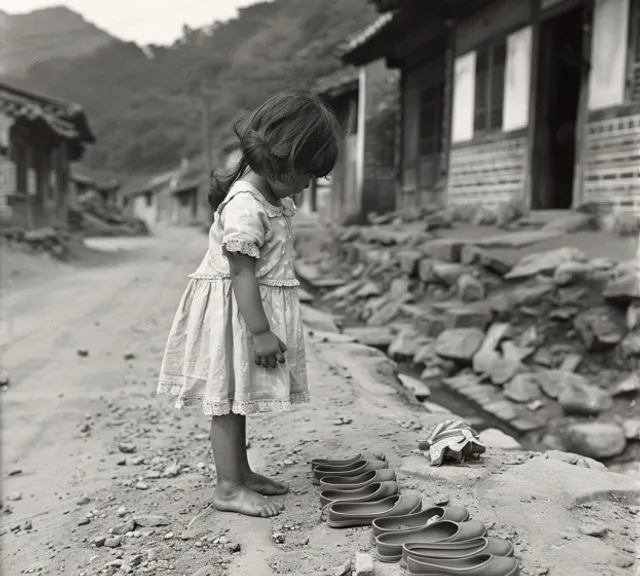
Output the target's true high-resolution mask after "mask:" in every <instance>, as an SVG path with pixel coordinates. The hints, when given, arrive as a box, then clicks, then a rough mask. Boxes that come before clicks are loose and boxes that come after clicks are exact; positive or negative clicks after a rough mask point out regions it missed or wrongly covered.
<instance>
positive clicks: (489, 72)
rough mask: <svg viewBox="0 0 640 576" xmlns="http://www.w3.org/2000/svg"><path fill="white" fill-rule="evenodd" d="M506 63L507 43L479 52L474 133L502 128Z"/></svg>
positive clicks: (477, 57)
mask: <svg viewBox="0 0 640 576" xmlns="http://www.w3.org/2000/svg"><path fill="white" fill-rule="evenodd" d="M506 63H507V45H506V43H505V42H502V43H500V44H496V45H494V46H490V47H488V48H485V49H484V50H481V51H478V54H477V56H476V93H475V108H474V121H473V131H474V132H488V131H491V130H499V129H501V128H502V114H503V105H504V74H505V68H506Z"/></svg>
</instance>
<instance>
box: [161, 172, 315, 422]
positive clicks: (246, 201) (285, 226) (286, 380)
mask: <svg viewBox="0 0 640 576" xmlns="http://www.w3.org/2000/svg"><path fill="white" fill-rule="evenodd" d="M295 210H296V208H295V204H294V203H293V201H292V200H291V199H289V198H286V199H284V200H283V201H282V207H276V206H273V205H272V204H269V203H268V202H267V201H266V200H265V198H264V197H263V196H262V194H260V192H259V191H258V190H257V189H256V188H254V187H253V186H252V185H251V184H249V183H248V182H244V181H239V182H236V183H235V184H234V185H233V186H232V188H231V190H230V191H229V193H228V194H227V196H226V198H225V199H224V201H223V203H222V204H221V205H220V207H219V208H218V210H217V211H216V214H215V219H214V222H213V225H212V226H211V230H210V232H209V250H208V251H207V254H206V255H205V257H204V260H203V261H202V263H201V264H200V266H199V267H198V269H197V270H196V272H195V273H193V274H191V275H190V276H189V278H190V281H189V284H188V286H187V289H186V291H185V293H184V295H183V296H182V299H181V301H180V305H179V306H178V311H177V312H176V315H175V318H174V320H173V325H172V326H171V331H170V333H169V338H168V341H167V347H166V350H165V353H164V359H163V361H162V367H161V369H160V379H159V384H158V393H159V394H173V395H175V396H177V401H176V406H177V407H178V408H180V407H181V406H183V405H187V404H194V403H202V406H203V410H204V413H205V414H207V415H214V416H219V415H223V414H229V413H230V412H233V413H235V414H249V413H252V412H263V411H269V410H272V411H282V410H289V409H290V408H291V405H292V404H296V403H301V402H308V401H309V391H308V386H307V371H306V358H305V349H304V334H303V329H302V318H301V311H300V301H299V298H298V288H297V287H298V284H299V283H298V280H297V279H296V277H295V272H294V268H293V238H292V231H291V217H292V216H293V215H294V214H295ZM223 248H225V249H226V250H227V251H229V252H241V253H243V254H247V255H248V256H252V257H254V258H256V266H255V274H256V279H257V281H258V286H259V290H260V296H261V298H262V304H263V306H264V311H265V313H266V315H267V318H268V320H269V325H270V326H271V330H272V331H273V332H274V333H275V334H276V335H277V336H278V337H279V338H280V340H282V341H283V342H284V343H285V344H286V346H287V352H286V354H285V356H286V363H284V364H279V365H278V366H277V367H276V368H264V367H262V366H256V364H255V363H254V360H253V352H252V349H251V333H250V331H249V329H248V328H247V325H246V323H245V321H244V318H243V317H242V314H241V313H240V310H239V308H238V304H237V302H236V299H235V296H234V293H233V287H232V285H231V278H230V274H229V263H228V260H227V258H226V257H225V256H224V254H223Z"/></svg>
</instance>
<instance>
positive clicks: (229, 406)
mask: <svg viewBox="0 0 640 576" xmlns="http://www.w3.org/2000/svg"><path fill="white" fill-rule="evenodd" d="M181 391H182V386H181V385H180V384H177V383H176V382H175V380H174V379H173V378H166V379H163V378H161V379H160V381H159V383H158V394H170V395H171V396H178V398H177V400H176V403H175V407H176V408H182V407H183V406H193V405H195V404H202V411H203V412H204V414H205V416H224V415H225V414H241V415H243V416H246V415H247V414H257V413H259V412H287V411H289V410H291V407H292V406H293V405H294V404H305V403H308V402H310V401H311V395H310V394H309V393H308V392H302V393H300V394H291V395H290V396H289V398H287V399H272V400H247V401H246V402H241V401H238V400H230V399H228V400H219V401H216V402H212V401H211V400H207V399H206V398H205V397H204V396H202V395H198V396H188V397H186V398H185V397H183V396H181Z"/></svg>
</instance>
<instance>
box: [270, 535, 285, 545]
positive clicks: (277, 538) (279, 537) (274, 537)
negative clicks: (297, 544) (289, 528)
mask: <svg viewBox="0 0 640 576" xmlns="http://www.w3.org/2000/svg"><path fill="white" fill-rule="evenodd" d="M271 540H273V541H274V542H275V543H276V544H284V543H285V540H286V537H285V535H284V534H283V533H282V532H274V533H273V534H271Z"/></svg>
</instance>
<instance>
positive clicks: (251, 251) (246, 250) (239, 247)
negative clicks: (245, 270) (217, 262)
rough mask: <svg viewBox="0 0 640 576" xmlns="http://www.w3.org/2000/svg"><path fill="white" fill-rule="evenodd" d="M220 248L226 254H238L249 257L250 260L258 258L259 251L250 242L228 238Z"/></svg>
mask: <svg viewBox="0 0 640 576" xmlns="http://www.w3.org/2000/svg"><path fill="white" fill-rule="evenodd" d="M222 247H223V248H224V249H225V250H226V251H227V252H240V253H241V254H245V255H246V256H251V258H256V259H258V258H260V249H259V248H258V247H257V246H256V245H255V244H253V243H252V242H247V241H246V240H240V239H238V238H230V239H229V240H227V241H226V242H225V243H224V244H223V245H222Z"/></svg>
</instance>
